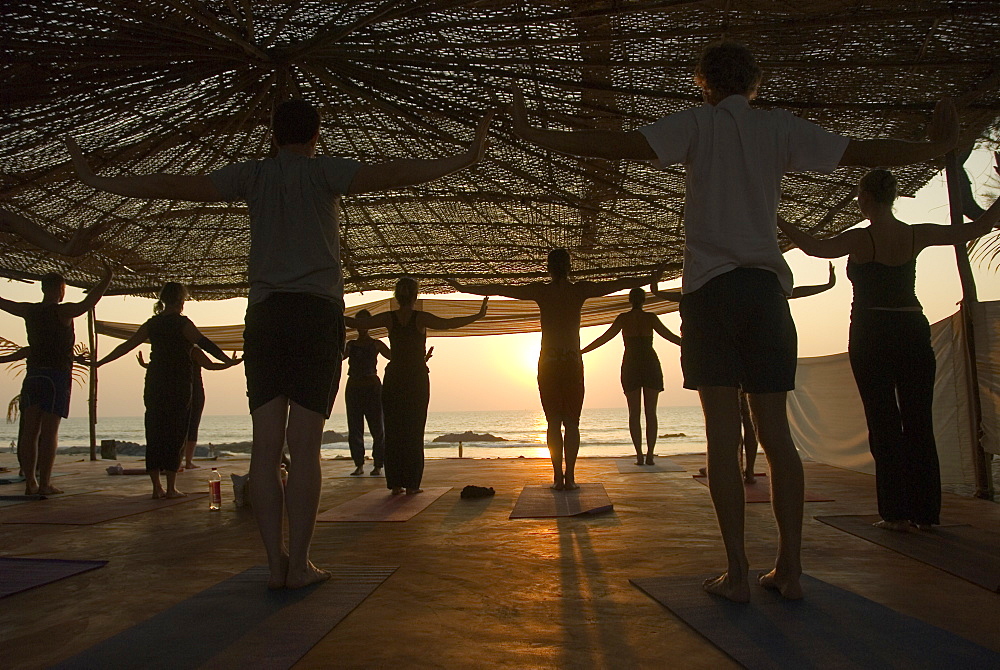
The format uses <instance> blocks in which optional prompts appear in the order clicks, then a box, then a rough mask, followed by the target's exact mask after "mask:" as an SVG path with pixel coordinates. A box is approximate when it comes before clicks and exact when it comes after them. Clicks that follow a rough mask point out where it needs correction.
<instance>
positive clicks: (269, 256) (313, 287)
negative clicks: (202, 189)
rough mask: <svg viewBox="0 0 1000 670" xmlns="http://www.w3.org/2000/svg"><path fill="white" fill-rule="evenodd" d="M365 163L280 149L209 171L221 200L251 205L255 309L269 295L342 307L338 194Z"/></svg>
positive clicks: (249, 270)
mask: <svg viewBox="0 0 1000 670" xmlns="http://www.w3.org/2000/svg"><path fill="white" fill-rule="evenodd" d="M360 167H361V163H359V162H357V161H354V160H350V159H346V158H334V157H332V156H316V157H313V158H310V157H308V156H303V155H301V154H296V153H293V152H290V151H280V150H279V151H278V155H277V156H275V157H274V158H267V159H264V160H257V161H247V162H245V163H234V164H232V165H227V166H226V167H224V168H220V169H218V170H215V171H214V172H212V173H210V174H209V177H210V178H211V179H212V183H214V184H215V188H216V189H218V191H219V193H220V194H221V195H222V199H223V200H227V201H233V200H243V201H245V202H246V203H247V205H248V206H249V208H250V258H249V260H248V263H247V266H248V267H247V275H248V278H249V280H250V304H251V305H252V304H254V303H258V302H260V301H262V300H264V299H265V298H266V297H267V296H269V295H271V294H272V293H279V292H281V293H309V294H311V295H317V296H320V297H323V298H327V299H329V300H332V301H334V302H336V303H337V304H339V305H340V307H341V309H343V307H344V278H343V276H342V274H341V269H340V212H339V210H340V196H341V195H343V194H344V193H347V189H348V188H349V187H350V185H351V180H353V179H354V175H355V174H356V173H357V171H358V168H360Z"/></svg>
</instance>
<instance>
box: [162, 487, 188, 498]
mask: <svg viewBox="0 0 1000 670" xmlns="http://www.w3.org/2000/svg"><path fill="white" fill-rule="evenodd" d="M185 496H187V494H186V493H184V492H183V491H178V490H177V489H170V490H169V491H167V495H166V497H167V498H183V497H185Z"/></svg>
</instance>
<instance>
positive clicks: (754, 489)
mask: <svg viewBox="0 0 1000 670" xmlns="http://www.w3.org/2000/svg"><path fill="white" fill-rule="evenodd" d="M691 476H692V477H694V480H695V481H696V482H698V483H699V484H701V485H703V486H706V487H707V486H708V477H707V476H705V475H691ZM754 477H755V480H754V483H753V484H747V483H746V482H744V483H743V495H744V496H745V498H746V502H747V503H766V502H771V480H770V479H769V478H768V476H767V475H761V474H758V475H754ZM805 494H806V495H805V502H830V501H832V500H833V498H831V497H830V496H824V495H821V494H819V493H816V492H815V491H810V490H809V489H806V492H805Z"/></svg>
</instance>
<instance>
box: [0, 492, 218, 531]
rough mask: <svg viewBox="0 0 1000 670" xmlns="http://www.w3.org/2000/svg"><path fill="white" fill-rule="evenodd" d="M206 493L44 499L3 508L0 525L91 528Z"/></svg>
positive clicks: (201, 496) (196, 497) (197, 497)
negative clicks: (175, 495)
mask: <svg viewBox="0 0 1000 670" xmlns="http://www.w3.org/2000/svg"><path fill="white" fill-rule="evenodd" d="M206 495H208V494H206V493H192V494H188V495H187V496H185V497H183V498H172V499H169V500H168V499H164V498H160V499H157V500H153V499H152V498H150V497H149V496H148V495H141V496H129V497H127V498H122V497H119V496H107V495H96V494H89V495H83V496H74V497H72V498H67V497H66V496H60V497H58V498H55V499H50V500H41V501H39V502H35V503H32V504H30V505H17V506H15V507H5V508H3V509H0V524H4V523H54V524H66V525H70V526H90V525H92V524H95V523H102V522H104V521H110V520H111V519H119V518H121V517H125V516H131V515H133V514H141V513H143V512H150V511H152V510H157V509H160V508H161V507H172V506H174V505H180V504H183V503H189V502H194V501H196V500H204V498H205V496H206Z"/></svg>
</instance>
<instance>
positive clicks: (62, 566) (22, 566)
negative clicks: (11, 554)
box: [0, 558, 108, 598]
mask: <svg viewBox="0 0 1000 670" xmlns="http://www.w3.org/2000/svg"><path fill="white" fill-rule="evenodd" d="M107 564H108V562H107V561H68V560H63V559H58V558H0V598H5V597H7V596H10V595H13V594H15V593H20V592H21V591H27V590H28V589H33V588H35V587H36V586H44V585H45V584H51V583H52V582H57V581H59V580H60V579H65V578H66V577H72V576H73V575H78V574H80V573H81V572H87V571H88V570H96V569H97V568H103V567H104V566H105V565H107Z"/></svg>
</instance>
